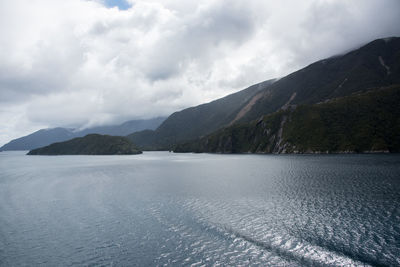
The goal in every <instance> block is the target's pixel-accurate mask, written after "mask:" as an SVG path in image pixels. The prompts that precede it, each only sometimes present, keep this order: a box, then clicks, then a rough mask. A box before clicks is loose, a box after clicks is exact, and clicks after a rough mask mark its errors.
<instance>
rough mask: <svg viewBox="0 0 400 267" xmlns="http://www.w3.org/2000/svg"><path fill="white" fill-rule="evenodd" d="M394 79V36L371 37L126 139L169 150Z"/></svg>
mask: <svg viewBox="0 0 400 267" xmlns="http://www.w3.org/2000/svg"><path fill="white" fill-rule="evenodd" d="M399 83H400V38H398V37H393V38H386V39H378V40H375V41H373V42H371V43H369V44H367V45H365V46H363V47H361V48H359V49H357V50H354V51H351V52H349V53H346V54H344V55H338V56H334V57H331V58H327V59H324V60H320V61H318V62H315V63H313V64H311V65H309V66H307V67H305V68H303V69H301V70H299V71H296V72H294V73H292V74H289V75H288V76H286V77H283V78H282V79H279V80H270V81H266V82H263V83H260V84H256V85H253V86H251V87H249V88H247V89H245V90H243V91H240V92H238V93H235V94H232V95H229V96H227V97H224V98H221V99H218V100H216V101H213V102H210V103H207V104H203V105H200V106H197V107H192V108H188V109H184V110H182V111H179V112H175V113H174V114H172V115H171V116H170V117H168V118H167V119H166V120H165V121H164V122H163V123H162V124H161V125H160V126H159V127H158V128H157V129H156V130H155V131H148V130H146V131H142V132H136V133H133V134H131V135H128V138H129V139H130V140H132V141H133V142H134V143H135V144H137V145H138V146H139V147H141V148H143V149H171V148H173V147H174V146H175V145H176V144H179V143H183V142H186V141H189V140H193V139H197V138H199V137H202V136H205V135H207V134H210V133H212V132H214V131H216V130H218V129H221V128H223V127H227V126H230V125H234V124H236V123H246V122H250V121H252V120H255V119H258V118H260V117H261V116H264V115H266V114H271V113H274V112H276V111H278V110H286V109H288V108H289V107H293V106H296V105H302V104H308V105H310V104H316V103H319V102H324V101H330V100H331V99H334V98H338V97H344V96H348V95H351V94H353V93H356V92H360V91H367V90H370V89H372V88H378V87H384V86H390V85H393V84H399Z"/></svg>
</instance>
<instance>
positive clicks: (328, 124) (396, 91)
mask: <svg viewBox="0 0 400 267" xmlns="http://www.w3.org/2000/svg"><path fill="white" fill-rule="evenodd" d="M399 103H400V86H399V85H397V86H391V87H388V88H384V89H376V90H371V91H368V92H364V93H359V94H354V95H352V96H347V97H342V98H336V99H333V100H330V101H328V102H326V103H320V104H313V105H300V106H297V107H292V108H289V109H287V110H281V111H278V112H275V113H273V114H269V115H266V116H264V117H263V118H262V119H260V120H258V121H252V122H250V123H245V124H240V125H234V126H231V127H227V128H224V129H222V130H220V131H218V132H216V133H213V134H211V135H208V136H206V137H203V138H200V139H198V140H195V141H193V142H188V143H185V144H181V145H178V146H176V148H175V149H174V151H176V152H214V153H248V152H251V153H305V152H307V153H314V152H329V153H334V152H400V105H399Z"/></svg>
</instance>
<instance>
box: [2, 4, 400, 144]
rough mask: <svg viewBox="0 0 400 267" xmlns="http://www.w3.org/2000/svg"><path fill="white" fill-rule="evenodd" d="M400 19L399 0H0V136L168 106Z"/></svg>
mask: <svg viewBox="0 0 400 267" xmlns="http://www.w3.org/2000/svg"><path fill="white" fill-rule="evenodd" d="M399 25H400V1H399V0H354V1H352V0H318V1H317V0H315V1H314V0H302V1H297V0H291V1H289V0H280V1H273V0H271V1H269V0H246V1H244V0H243V1H235V0H198V1H188V0H137V1H136V0H127V1H124V0H118V1H113V0H93V1H91V0H12V1H11V0H10V1H6V0H2V1H0V145H2V144H4V143H6V142H8V141H10V140H11V139H14V138H17V137H20V136H23V135H26V134H29V133H31V132H33V131H36V130H38V129H40V128H47V127H56V126H64V127H87V126H94V125H102V124H112V123H120V122H123V121H126V120H130V119H138V118H151V117H156V116H165V115H169V114H171V113H172V112H174V111H177V110H180V109H183V108H185V107H189V106H193V105H197V104H200V103H204V102H207V101H210V100H213V99H216V98H219V97H222V96H225V95H226V94H229V93H232V92H236V91H238V90H240V89H244V88H246V87H248V86H250V85H252V84H254V83H257V82H260V81H264V80H267V79H271V78H276V77H282V76H284V75H286V74H289V73H290V72H292V71H294V70H297V69H299V68H302V67H304V66H306V65H308V64H310V63H312V62H313V61H316V60H319V59H322V58H324V57H329V56H332V55H334V54H338V53H342V52H345V51H349V50H350V49H353V48H357V47H358V46H360V45H362V44H364V43H366V42H369V41H372V40H373V39H376V38H381V37H387V36H400V27H399Z"/></svg>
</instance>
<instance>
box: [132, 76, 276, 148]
mask: <svg viewBox="0 0 400 267" xmlns="http://www.w3.org/2000/svg"><path fill="white" fill-rule="evenodd" d="M273 82H274V80H268V81H265V82H262V83H259V84H255V85H253V86H250V87H249V88H247V89H244V90H242V91H240V92H237V93H234V94H231V95H228V96H226V97H223V98H221V99H218V100H215V101H212V102H210V103H207V104H202V105H199V106H196V107H191V108H187V109H184V110H182V111H179V112H175V113H173V114H172V115H171V116H169V117H168V118H167V120H165V121H164V122H163V123H162V124H161V125H160V126H159V127H158V128H157V129H156V130H155V131H151V130H145V131H141V132H136V133H133V134H130V135H128V136H127V137H128V138H129V139H130V140H131V141H133V142H134V143H135V144H138V145H139V147H141V148H145V149H147V150H152V149H168V147H170V146H171V144H175V143H179V142H181V141H183V140H190V139H193V138H196V137H198V136H201V135H206V134H209V133H211V132H213V131H215V130H217V129H219V128H221V127H222V126H224V125H227V124H229V123H231V122H232V121H233V120H234V119H235V116H236V114H237V113H238V112H239V110H240V109H241V108H242V107H243V106H245V105H246V103H248V102H249V101H250V100H251V99H252V98H253V97H254V95H256V94H257V93H258V92H260V91H262V90H264V89H265V88H267V87H268V86H269V85H271V84H272V83H273Z"/></svg>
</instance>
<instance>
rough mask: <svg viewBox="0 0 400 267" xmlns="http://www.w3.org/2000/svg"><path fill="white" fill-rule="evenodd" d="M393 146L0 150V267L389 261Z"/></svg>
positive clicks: (396, 197) (396, 177)
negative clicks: (261, 151) (386, 150)
mask: <svg viewBox="0 0 400 267" xmlns="http://www.w3.org/2000/svg"><path fill="white" fill-rule="evenodd" d="M399 204H400V156H399V155H324V156H321V155H319V156H318V155H293V156H291V155H211V154H173V153H168V152H147V153H144V154H142V155H133V156H49V157H47V156H25V155H24V154H23V153H21V152H1V153H0V265H2V266H32V265H41V266H60V265H62V266H87V265H105V266H111V265H114V266H127V265H130V266H132V265H137V266H145V265H153V266H154V265H192V266H197V265H204V264H205V265H264V266H265V265H267V266H268V265H270V266H282V265H285V266H304V265H316V266H319V265H321V266H325V265H332V266H342V265H389V266H390V265H391V266H396V265H397V266H398V265H400V259H399V255H400V210H399V207H400V206H399Z"/></svg>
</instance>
